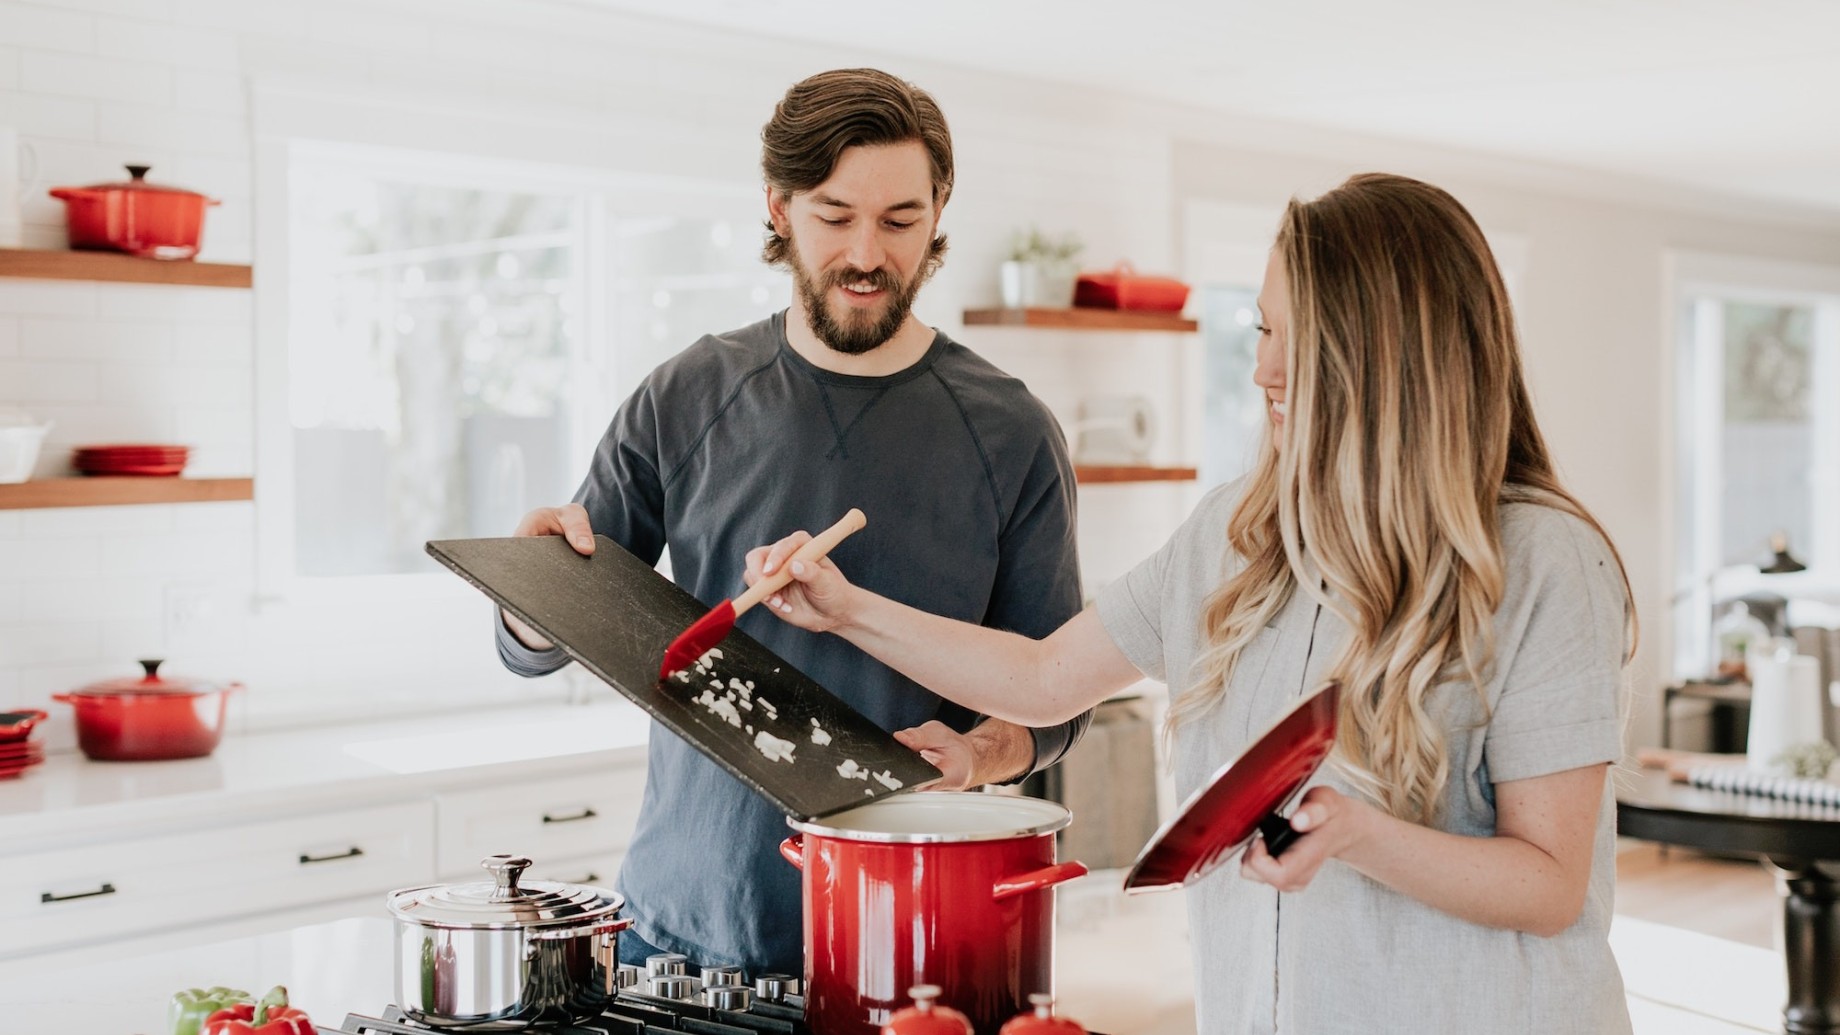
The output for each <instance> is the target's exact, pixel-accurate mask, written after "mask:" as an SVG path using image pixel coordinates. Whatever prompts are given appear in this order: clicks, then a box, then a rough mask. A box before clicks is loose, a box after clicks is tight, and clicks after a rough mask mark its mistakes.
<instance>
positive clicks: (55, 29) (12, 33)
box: [0, 3, 96, 54]
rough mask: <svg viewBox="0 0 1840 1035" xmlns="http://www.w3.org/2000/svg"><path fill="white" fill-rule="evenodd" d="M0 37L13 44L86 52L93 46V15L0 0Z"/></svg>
mask: <svg viewBox="0 0 1840 1035" xmlns="http://www.w3.org/2000/svg"><path fill="white" fill-rule="evenodd" d="M0 39H4V40H6V41H7V43H9V44H11V45H13V46H15V47H33V48H37V49H41V50H63V51H70V52H72V53H76V54H88V53H90V52H92V51H94V50H95V48H96V19H94V18H92V17H90V16H89V15H87V14H76V13H72V12H70V11H60V10H58V9H56V8H53V7H43V6H40V5H37V4H21V3H0Z"/></svg>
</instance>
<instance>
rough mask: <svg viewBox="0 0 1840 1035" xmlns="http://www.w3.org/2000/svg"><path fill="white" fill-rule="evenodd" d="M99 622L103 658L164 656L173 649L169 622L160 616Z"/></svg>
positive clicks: (99, 653) (99, 654)
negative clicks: (167, 623)
mask: <svg viewBox="0 0 1840 1035" xmlns="http://www.w3.org/2000/svg"><path fill="white" fill-rule="evenodd" d="M99 624H100V626H101V629H102V646H101V649H100V650H99V651H98V653H97V655H96V656H97V657H99V658H163V657H165V656H166V655H167V654H169V653H170V652H171V651H170V649H169V648H170V647H171V645H172V644H171V641H170V639H169V637H168V636H167V634H166V623H165V621H164V620H163V619H162V618H161V617H160V616H158V615H155V616H153V617H150V618H127V619H115V620H106V621H102V622H100V623H99Z"/></svg>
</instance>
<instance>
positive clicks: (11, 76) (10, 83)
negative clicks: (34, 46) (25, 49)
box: [0, 47, 19, 90]
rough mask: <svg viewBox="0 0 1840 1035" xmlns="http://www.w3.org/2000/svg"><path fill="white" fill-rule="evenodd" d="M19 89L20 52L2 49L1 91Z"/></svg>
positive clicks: (9, 48) (0, 49)
mask: <svg viewBox="0 0 1840 1035" xmlns="http://www.w3.org/2000/svg"><path fill="white" fill-rule="evenodd" d="M17 89H19V51H17V50H15V49H13V48H12V47H0V90H17Z"/></svg>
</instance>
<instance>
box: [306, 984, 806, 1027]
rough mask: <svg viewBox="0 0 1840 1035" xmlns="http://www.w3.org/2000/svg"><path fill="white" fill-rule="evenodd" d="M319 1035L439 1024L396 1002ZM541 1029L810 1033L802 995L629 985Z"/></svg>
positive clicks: (348, 1018) (354, 1017)
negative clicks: (722, 1001)
mask: <svg viewBox="0 0 1840 1035" xmlns="http://www.w3.org/2000/svg"><path fill="white" fill-rule="evenodd" d="M318 1030H319V1035H429V1033H430V1032H434V1031H437V1029H434V1028H430V1027H428V1026H426V1025H422V1024H417V1023H415V1022H414V1021H411V1020H409V1019H408V1018H407V1017H406V1016H404V1015H403V1012H402V1010H401V1009H400V1008H399V1007H396V1006H389V1007H386V1008H384V1010H383V1011H382V1013H381V1014H380V1015H379V1016H376V1017H367V1016H365V1015H363V1014H356V1013H354V1014H349V1015H347V1016H346V1018H345V1022H344V1023H343V1024H341V1025H339V1026H338V1027H336V1028H330V1027H327V1026H325V1025H319V1026H318ZM540 1030H541V1031H542V1032H544V1033H545V1035H669V1033H672V1032H684V1033H687V1035H810V1031H811V1030H810V1029H809V1028H807V1027H806V1026H805V1000H804V999H803V998H801V997H799V996H796V995H787V996H783V997H781V998H780V1000H779V1001H777V1002H770V1001H768V1000H765V999H758V998H756V999H753V1000H752V1002H750V1003H749V1004H748V1006H747V1007H746V1008H745V1009H741V1010H725V1009H720V1008H717V1007H713V1006H708V1005H706V1004H704V1003H701V1002H697V1001H696V1000H694V999H689V1000H685V999H667V998H664V997H662V996H653V995H645V994H643V993H640V992H634V991H631V990H627V991H623V992H621V993H620V994H619V995H618V996H616V997H615V998H614V1000H613V1001H612V1002H611V1003H609V1004H607V1008H606V1009H605V1010H603V1011H602V1012H601V1015H600V1016H599V1017H596V1018H593V1019H592V1020H588V1021H583V1022H582V1023H580V1024H557V1025H551V1026H547V1027H544V1028H542V1029H540Z"/></svg>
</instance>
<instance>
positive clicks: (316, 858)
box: [300, 845, 364, 866]
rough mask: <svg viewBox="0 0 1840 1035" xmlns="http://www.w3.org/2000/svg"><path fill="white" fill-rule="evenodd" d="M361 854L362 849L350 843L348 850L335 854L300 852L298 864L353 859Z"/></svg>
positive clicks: (362, 852)
mask: <svg viewBox="0 0 1840 1035" xmlns="http://www.w3.org/2000/svg"><path fill="white" fill-rule="evenodd" d="M363 854H364V849H362V848H359V847H358V846H357V845H352V846H351V850H350V851H345V852H340V853H338V854H337V855H308V854H306V853H305V852H302V853H300V865H302V866H305V865H307V864H308V863H323V862H333V861H334V860H338V859H355V858H357V857H358V856H360V855H363Z"/></svg>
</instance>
